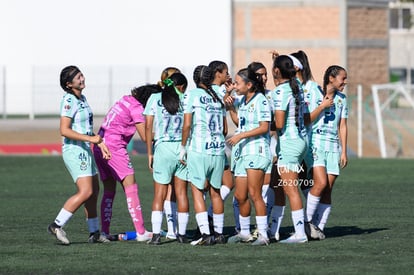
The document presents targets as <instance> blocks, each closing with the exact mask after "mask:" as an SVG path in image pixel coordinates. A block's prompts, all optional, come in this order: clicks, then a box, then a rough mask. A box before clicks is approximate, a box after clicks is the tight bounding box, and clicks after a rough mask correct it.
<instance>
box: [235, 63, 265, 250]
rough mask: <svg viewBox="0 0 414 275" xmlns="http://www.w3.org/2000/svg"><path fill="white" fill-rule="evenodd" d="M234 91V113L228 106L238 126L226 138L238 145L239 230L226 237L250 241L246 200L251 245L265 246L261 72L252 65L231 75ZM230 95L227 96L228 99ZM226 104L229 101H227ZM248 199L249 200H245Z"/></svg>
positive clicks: (236, 195)
mask: <svg viewBox="0 0 414 275" xmlns="http://www.w3.org/2000/svg"><path fill="white" fill-rule="evenodd" d="M235 88H236V93H237V94H239V95H243V98H242V99H241V102H240V105H239V108H238V111H237V114H235V111H234V109H230V115H231V118H232V120H233V122H234V123H235V124H236V125H237V126H238V128H237V134H235V135H234V136H232V137H231V138H229V140H228V142H229V144H231V145H232V146H233V145H236V146H238V149H239V150H240V153H239V158H238V160H235V170H234V176H235V182H236V184H235V192H234V195H235V197H236V199H237V201H238V203H239V207H240V217H239V219H240V233H238V234H237V235H235V236H232V237H230V238H229V240H228V242H229V243H238V242H250V241H252V240H253V238H252V236H251V234H250V211H251V205H250V200H251V201H252V202H253V204H254V207H255V210H256V225H257V229H258V232H259V233H258V237H257V239H256V240H255V241H254V242H253V243H252V245H268V244H269V238H268V237H267V227H268V219H267V215H266V205H265V203H264V200H263V197H262V187H263V182H264V177H265V172H266V171H267V170H268V168H269V166H270V164H271V153H270V134H269V125H270V121H271V108H270V102H269V101H268V100H267V98H266V96H265V94H264V93H265V87H264V82H263V79H262V75H261V74H258V73H256V72H255V71H253V70H252V68H251V67H250V68H245V69H242V70H240V71H239V72H238V73H237V75H236V77H235ZM231 99H232V98H231V97H230V98H228V100H231ZM228 103H229V102H228ZM249 199H250V200H249Z"/></svg>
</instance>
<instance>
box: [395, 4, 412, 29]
mask: <svg viewBox="0 0 414 275" xmlns="http://www.w3.org/2000/svg"><path fill="white" fill-rule="evenodd" d="M411 25H412V15H411V9H409V8H391V9H390V28H391V29H410V28H411Z"/></svg>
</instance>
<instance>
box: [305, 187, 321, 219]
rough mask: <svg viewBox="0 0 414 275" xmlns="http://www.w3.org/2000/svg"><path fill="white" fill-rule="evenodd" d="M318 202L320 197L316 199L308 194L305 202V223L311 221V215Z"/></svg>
mask: <svg viewBox="0 0 414 275" xmlns="http://www.w3.org/2000/svg"><path fill="white" fill-rule="evenodd" d="M320 200H321V197H316V196H314V195H312V194H311V193H310V192H309V193H308V199H307V200H306V221H308V222H310V221H312V217H313V214H315V211H316V209H317V208H318V204H319V201H320Z"/></svg>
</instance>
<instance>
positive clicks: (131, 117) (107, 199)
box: [94, 85, 160, 242]
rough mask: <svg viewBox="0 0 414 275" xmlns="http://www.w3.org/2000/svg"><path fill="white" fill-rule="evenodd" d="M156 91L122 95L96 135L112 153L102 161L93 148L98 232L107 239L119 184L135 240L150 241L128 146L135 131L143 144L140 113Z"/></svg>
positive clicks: (155, 88) (150, 88)
mask: <svg viewBox="0 0 414 275" xmlns="http://www.w3.org/2000/svg"><path fill="white" fill-rule="evenodd" d="M159 91H160V88H159V86H158V85H145V86H141V87H138V88H134V89H133V90H132V91H131V95H125V96H123V97H122V98H121V99H119V100H118V102H116V103H115V104H114V105H113V106H112V107H111V109H110V110H109V111H108V113H107V114H106V116H105V118H104V121H103V122H102V125H101V127H100V129H99V135H100V136H101V137H102V138H103V140H104V141H105V144H106V145H107V146H108V148H109V150H110V151H111V153H112V158H111V159H110V160H105V159H104V158H103V157H102V153H101V151H100V150H98V148H94V156H95V161H96V165H97V166H98V170H99V174H100V178H101V180H102V182H103V185H104V194H103V196H102V201H101V231H102V233H104V234H106V235H107V236H109V233H110V232H109V227H110V223H111V218H112V204H113V201H114V198H115V193H116V183H117V182H120V183H121V184H122V187H123V189H124V191H125V196H126V201H127V205H128V211H129V213H130V215H131V219H132V222H133V224H134V227H135V231H136V232H137V237H136V240H137V241H139V242H144V241H148V240H151V238H152V233H151V232H148V231H147V230H146V229H145V227H144V219H143V215H142V210H141V203H140V199H139V195H138V184H137V182H136V180H135V175H134V167H133V165H132V163H131V160H130V157H129V155H128V151H127V145H128V143H129V142H130V140H131V139H132V137H133V136H134V134H135V132H138V134H139V136H140V137H141V139H142V140H143V141H145V117H144V115H143V114H142V113H143V111H144V107H145V104H146V102H147V100H148V98H149V97H150V95H151V94H152V93H154V92H159Z"/></svg>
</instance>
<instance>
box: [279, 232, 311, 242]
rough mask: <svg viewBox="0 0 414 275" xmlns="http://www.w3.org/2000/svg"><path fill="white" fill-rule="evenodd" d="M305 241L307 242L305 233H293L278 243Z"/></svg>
mask: <svg viewBox="0 0 414 275" xmlns="http://www.w3.org/2000/svg"><path fill="white" fill-rule="evenodd" d="M306 242H308V238H307V237H306V235H303V236H298V235H297V234H296V233H295V234H293V235H292V236H290V237H289V238H287V239H284V240H281V241H280V242H279V243H288V244H292V243H306Z"/></svg>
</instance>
